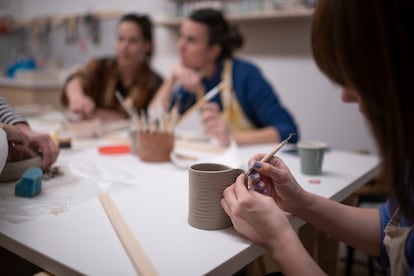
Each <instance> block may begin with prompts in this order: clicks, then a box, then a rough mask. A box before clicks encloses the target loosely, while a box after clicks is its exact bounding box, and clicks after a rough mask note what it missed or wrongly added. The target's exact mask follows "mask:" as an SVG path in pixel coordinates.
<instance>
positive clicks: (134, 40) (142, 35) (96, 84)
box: [62, 14, 162, 118]
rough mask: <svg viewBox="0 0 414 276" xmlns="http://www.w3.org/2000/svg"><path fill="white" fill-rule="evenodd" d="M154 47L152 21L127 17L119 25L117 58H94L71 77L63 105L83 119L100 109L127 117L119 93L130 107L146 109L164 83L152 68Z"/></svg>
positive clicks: (130, 15) (133, 15) (145, 18)
mask: <svg viewBox="0 0 414 276" xmlns="http://www.w3.org/2000/svg"><path fill="white" fill-rule="evenodd" d="M153 48H154V43H153V39H152V23H151V20H150V18H149V17H148V16H146V15H138V14H125V15H124V16H122V17H121V19H120V20H119V22H118V25H117V45H116V57H115V58H114V57H105V58H97V59H93V60H92V61H90V62H89V63H88V64H86V66H84V67H83V68H82V69H81V70H79V71H78V72H76V73H75V74H73V75H72V76H70V77H69V79H68V81H67V82H66V85H65V87H64V89H63V90H64V93H63V95H62V102H63V104H64V105H66V106H68V109H69V110H70V111H72V112H74V113H78V114H80V115H82V116H83V117H84V118H89V117H91V116H93V115H94V114H96V113H97V111H100V110H105V111H106V112H105V114H107V115H108V114H110V115H109V116H111V115H112V116H115V117H117V116H126V114H124V111H123V109H122V107H121V105H120V103H119V101H118V100H117V98H116V97H115V91H119V92H120V93H121V95H122V96H124V98H125V99H126V102H127V103H128V104H129V105H131V107H133V108H135V109H136V110H140V109H146V108H147V106H148V104H149V102H150V101H151V99H152V97H153V96H154V94H155V92H156V91H157V89H158V88H159V86H160V85H161V83H162V79H161V77H160V76H159V75H158V74H157V73H156V72H154V71H153V70H152V69H151V65H150V60H151V56H152V53H153Z"/></svg>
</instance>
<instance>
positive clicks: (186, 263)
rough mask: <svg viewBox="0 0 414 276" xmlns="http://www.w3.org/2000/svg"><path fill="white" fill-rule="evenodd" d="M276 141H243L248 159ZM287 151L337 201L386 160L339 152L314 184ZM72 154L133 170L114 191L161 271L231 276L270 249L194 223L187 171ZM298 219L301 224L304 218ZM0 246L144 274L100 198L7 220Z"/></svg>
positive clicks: (57, 268) (41, 262)
mask: <svg viewBox="0 0 414 276" xmlns="http://www.w3.org/2000/svg"><path fill="white" fill-rule="evenodd" d="M273 146H274V145H256V146H247V147H242V148H241V149H240V153H241V157H242V159H243V160H246V162H247V160H248V159H249V158H250V157H251V156H253V154H255V153H257V152H268V151H269V150H270V149H271V148H272V147H273ZM279 156H281V157H282V158H283V159H284V161H285V162H286V163H287V164H288V166H289V167H290V169H291V171H292V173H293V174H294V175H295V176H296V177H297V179H298V182H299V183H301V185H302V186H303V187H304V188H305V189H306V190H308V191H311V192H314V193H317V194H319V195H322V196H325V197H328V198H332V199H334V200H337V201H340V200H342V199H344V198H345V197H347V196H348V195H349V194H351V193H352V192H353V191H354V190H356V189H357V188H358V187H360V186H361V185H363V184H364V183H366V181H368V180H370V179H371V178H372V177H373V176H374V175H375V173H376V170H377V166H378V158H377V157H375V156H370V155H360V154H357V153H350V152H341V151H335V150H332V151H330V152H328V153H327V154H326V156H325V160H324V173H323V175H322V176H320V177H317V178H316V179H318V180H320V183H319V184H312V183H310V182H309V180H310V179H315V177H307V176H303V175H301V174H300V173H299V158H298V157H297V156H294V155H291V154H287V153H285V154H284V153H280V154H279ZM65 160H79V162H80V163H81V162H91V163H93V162H99V164H100V167H101V168H107V169H108V170H114V171H115V170H119V171H121V172H126V173H128V174H130V176H131V175H132V176H133V178H134V179H135V180H136V181H134V183H133V184H132V185H130V186H131V188H127V189H123V190H120V191H118V192H115V193H112V194H111V196H112V198H113V200H114V202H115V204H116V205H117V206H118V208H119V210H120V212H121V213H122V215H123V217H124V219H125V220H126V222H127V223H128V225H129V226H130V228H131V229H132V231H133V233H134V235H135V236H136V238H137V239H138V240H139V242H140V243H141V245H142V247H143V249H144V251H145V252H146V254H147V256H148V257H149V259H150V260H151V261H152V263H153V265H154V266H155V268H156V269H157V271H158V272H159V273H160V275H181V276H183V275H192V276H193V275H204V274H213V275H230V274H232V273H234V272H236V271H238V270H239V269H240V268H242V267H243V266H245V265H246V264H248V263H250V262H251V261H252V260H254V259H255V258H257V257H258V256H260V255H261V254H263V252H264V251H263V249H262V248H260V247H258V246H256V245H254V244H252V243H251V242H249V241H248V240H246V239H244V238H242V237H241V236H240V235H239V234H238V233H236V232H235V231H234V229H233V228H227V229H224V230H216V231H205V230H199V229H196V228H193V227H191V226H190V225H189V224H188V223H187V214H188V210H187V208H188V180H187V171H186V170H183V169H179V168H177V167H175V166H173V165H172V164H170V163H160V164H149V163H142V162H141V161H140V160H139V159H138V157H136V156H133V155H128V154H127V155H120V156H103V155H99V154H98V153H97V150H96V148H91V149H88V150H82V151H76V152H75V153H70V152H63V154H62V155H61V157H60V160H59V162H64V161H65ZM59 162H58V163H59ZM311 182H312V181H311ZM290 219H291V222H292V224H293V225H294V226H295V227H299V226H300V225H302V224H303V221H301V220H300V219H298V218H294V217H291V218H290ZM0 246H3V247H5V248H6V249H8V250H10V251H12V252H14V253H16V254H18V255H20V256H22V257H23V258H25V259H27V260H29V261H30V262H33V263H34V264H36V265H38V266H40V267H42V268H44V269H45V270H46V271H49V272H51V273H53V274H56V275H68V274H73V273H80V274H86V275H135V274H136V273H135V270H134V268H133V265H132V263H131V262H130V260H129V258H128V256H127V254H126V252H125V251H124V248H123V247H122V245H121V243H120V241H119V239H118V237H117V235H116V233H115V231H114V229H113V228H112V225H111V224H110V222H109V220H108V218H107V216H106V214H105V212H104V210H103V208H102V206H101V204H100V202H99V200H98V199H97V197H93V198H91V199H90V200H88V201H86V202H83V203H80V204H77V205H75V206H72V207H70V208H69V210H66V211H65V212H63V213H61V214H59V215H47V216H44V217H41V218H39V219H36V220H31V221H26V222H22V223H17V224H16V223H10V222H6V221H0Z"/></svg>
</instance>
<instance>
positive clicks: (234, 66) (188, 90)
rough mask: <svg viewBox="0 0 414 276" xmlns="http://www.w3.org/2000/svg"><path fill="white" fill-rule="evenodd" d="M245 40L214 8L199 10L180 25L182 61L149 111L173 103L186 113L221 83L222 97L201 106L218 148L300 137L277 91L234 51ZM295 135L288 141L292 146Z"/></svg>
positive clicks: (179, 44)
mask: <svg viewBox="0 0 414 276" xmlns="http://www.w3.org/2000/svg"><path fill="white" fill-rule="evenodd" d="M242 45H243V37H242V36H241V34H240V33H239V32H238V29H237V28H236V27H234V26H230V25H229V24H228V22H227V21H226V20H225V19H224V17H223V14H222V13H221V12H220V11H218V10H215V9H209V8H206V9H198V10H195V11H193V12H192V13H191V14H190V16H189V17H188V18H185V19H184V20H183V22H182V24H181V27H180V37H179V40H178V43H177V48H178V50H179V53H180V59H181V62H180V63H179V64H178V65H176V66H175V67H174V68H173V69H172V72H171V74H170V76H169V77H168V79H166V80H165V81H164V83H163V85H162V86H161V88H160V89H159V90H158V92H157V94H156V96H155V98H154V100H153V101H152V103H151V108H153V109H155V108H157V107H158V106H159V105H161V106H163V107H164V108H165V109H169V108H171V106H173V105H175V104H177V106H178V107H179V111H180V113H184V112H185V111H186V110H187V109H189V108H190V107H191V106H192V105H193V104H194V103H195V102H196V101H197V100H198V99H200V98H201V97H202V96H203V95H204V94H205V93H206V92H208V91H209V90H210V89H212V88H213V87H215V86H216V85H217V84H219V83H220V82H222V81H226V83H227V84H229V85H225V86H224V88H223V89H222V91H221V93H220V94H218V95H217V96H215V97H214V98H213V99H211V100H210V101H209V102H207V103H206V104H204V105H203V106H202V108H201V109H202V111H203V112H202V116H201V119H202V123H203V126H204V130H205V132H206V134H208V135H211V136H212V137H215V138H216V139H217V140H218V141H219V142H220V144H222V145H229V144H230V141H231V139H234V140H235V142H236V143H238V144H254V143H275V142H278V141H281V140H283V139H286V138H287V137H288V136H289V134H290V133H292V132H294V133H298V129H297V127H296V124H295V121H294V119H293V117H292V115H291V114H290V113H289V112H288V110H287V109H286V108H285V107H283V106H282V104H281V102H280V100H279V99H278V96H277V95H276V93H275V90H274V89H273V88H272V86H271V85H270V84H269V82H268V81H267V80H266V79H265V78H264V76H263V75H262V73H261V72H260V70H259V69H258V68H257V67H256V66H255V65H254V64H252V63H250V62H248V61H245V60H242V59H240V58H236V57H234V56H233V52H234V51H235V50H237V49H238V48H240V47H241V46H242ZM297 139H298V135H296V136H295V137H294V139H292V141H291V142H296V141H297Z"/></svg>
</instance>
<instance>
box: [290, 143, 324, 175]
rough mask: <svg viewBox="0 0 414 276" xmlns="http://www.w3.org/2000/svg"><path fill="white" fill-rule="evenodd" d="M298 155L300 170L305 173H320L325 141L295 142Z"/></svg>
mask: <svg viewBox="0 0 414 276" xmlns="http://www.w3.org/2000/svg"><path fill="white" fill-rule="evenodd" d="M297 147H298V151H299V157H300V170H301V172H302V173H303V174H307V175H320V174H322V164H323V156H324V154H325V150H326V148H327V146H326V143H324V142H320V141H301V142H299V143H298V144H297Z"/></svg>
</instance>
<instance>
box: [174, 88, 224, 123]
mask: <svg viewBox="0 0 414 276" xmlns="http://www.w3.org/2000/svg"><path fill="white" fill-rule="evenodd" d="M225 85H227V82H224V81H222V82H220V83H219V84H217V85H216V86H214V87H213V88H212V89H210V90H209V91H208V92H207V93H206V94H205V95H204V96H203V97H202V98H201V99H199V100H198V101H197V102H196V103H195V104H194V105H193V106H191V107H190V108H189V109H188V110H187V111H186V112H184V114H183V115H181V117H180V118H179V119H178V122H177V124H179V123H180V122H182V121H184V120H185V119H186V118H187V117H188V116H190V114H191V113H193V112H194V111H196V110H197V109H199V108H200V107H201V106H202V105H203V104H204V103H206V102H208V101H209V100H211V99H212V98H213V97H214V96H216V95H217V93H219V92H221V90H222V89H223V88H224V86H225Z"/></svg>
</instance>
